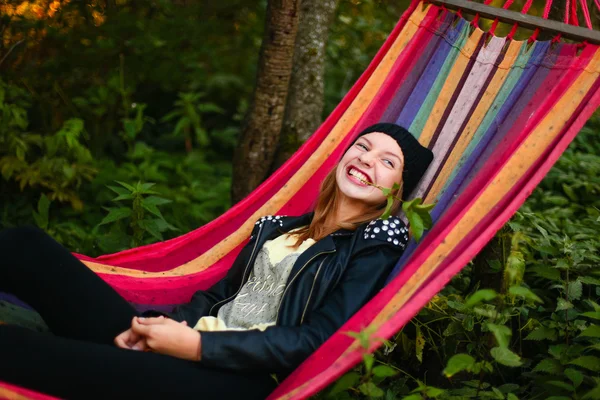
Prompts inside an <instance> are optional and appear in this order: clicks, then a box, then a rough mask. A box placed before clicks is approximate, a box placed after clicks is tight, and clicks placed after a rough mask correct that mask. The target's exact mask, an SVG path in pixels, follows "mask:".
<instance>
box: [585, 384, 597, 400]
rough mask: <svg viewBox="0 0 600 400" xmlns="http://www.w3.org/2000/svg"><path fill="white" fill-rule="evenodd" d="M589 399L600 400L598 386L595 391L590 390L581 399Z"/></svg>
mask: <svg viewBox="0 0 600 400" xmlns="http://www.w3.org/2000/svg"><path fill="white" fill-rule="evenodd" d="M587 399H591V400H599V399H600V386H597V387H595V388H594V389H592V390H590V391H589V392H587V393H586V394H585V395H584V396H583V397H582V398H581V400H587Z"/></svg>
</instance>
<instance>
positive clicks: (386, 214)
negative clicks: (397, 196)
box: [381, 196, 394, 219]
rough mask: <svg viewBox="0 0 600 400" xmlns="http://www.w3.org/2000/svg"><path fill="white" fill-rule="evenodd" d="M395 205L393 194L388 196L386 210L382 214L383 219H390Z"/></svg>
mask: <svg viewBox="0 0 600 400" xmlns="http://www.w3.org/2000/svg"><path fill="white" fill-rule="evenodd" d="M393 205H394V198H393V197H391V196H388V198H387V203H386V205H385V211H384V212H383V214H382V215H381V219H388V218H389V217H390V215H391V214H392V206H393Z"/></svg>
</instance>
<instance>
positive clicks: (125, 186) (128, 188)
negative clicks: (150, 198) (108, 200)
mask: <svg viewBox="0 0 600 400" xmlns="http://www.w3.org/2000/svg"><path fill="white" fill-rule="evenodd" d="M115 182H117V183H118V184H119V185H121V186H123V187H124V188H126V189H127V190H129V191H130V192H134V191H135V188H134V187H133V186H131V185H130V184H128V183H125V182H120V181H115Z"/></svg>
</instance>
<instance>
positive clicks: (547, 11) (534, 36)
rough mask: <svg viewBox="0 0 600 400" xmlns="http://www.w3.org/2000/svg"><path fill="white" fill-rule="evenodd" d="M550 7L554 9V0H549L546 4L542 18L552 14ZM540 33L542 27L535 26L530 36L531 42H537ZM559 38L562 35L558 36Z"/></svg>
mask: <svg viewBox="0 0 600 400" xmlns="http://www.w3.org/2000/svg"><path fill="white" fill-rule="evenodd" d="M550 9H552V0H547V1H546V5H545V6H544V14H542V18H544V19H548V16H549V15H550ZM539 34H540V28H535V30H534V31H533V33H532V34H531V36H530V37H529V43H531V42H535V41H536V40H537V37H538V35H539ZM558 38H559V39H560V36H558Z"/></svg>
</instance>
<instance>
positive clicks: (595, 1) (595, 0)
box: [594, 0, 600, 11]
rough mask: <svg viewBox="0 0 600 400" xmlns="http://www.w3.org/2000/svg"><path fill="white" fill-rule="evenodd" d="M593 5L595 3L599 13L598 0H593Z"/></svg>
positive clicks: (599, 2)
mask: <svg viewBox="0 0 600 400" xmlns="http://www.w3.org/2000/svg"><path fill="white" fill-rule="evenodd" d="M594 3H596V7H597V8H598V11H600V0H594Z"/></svg>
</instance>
